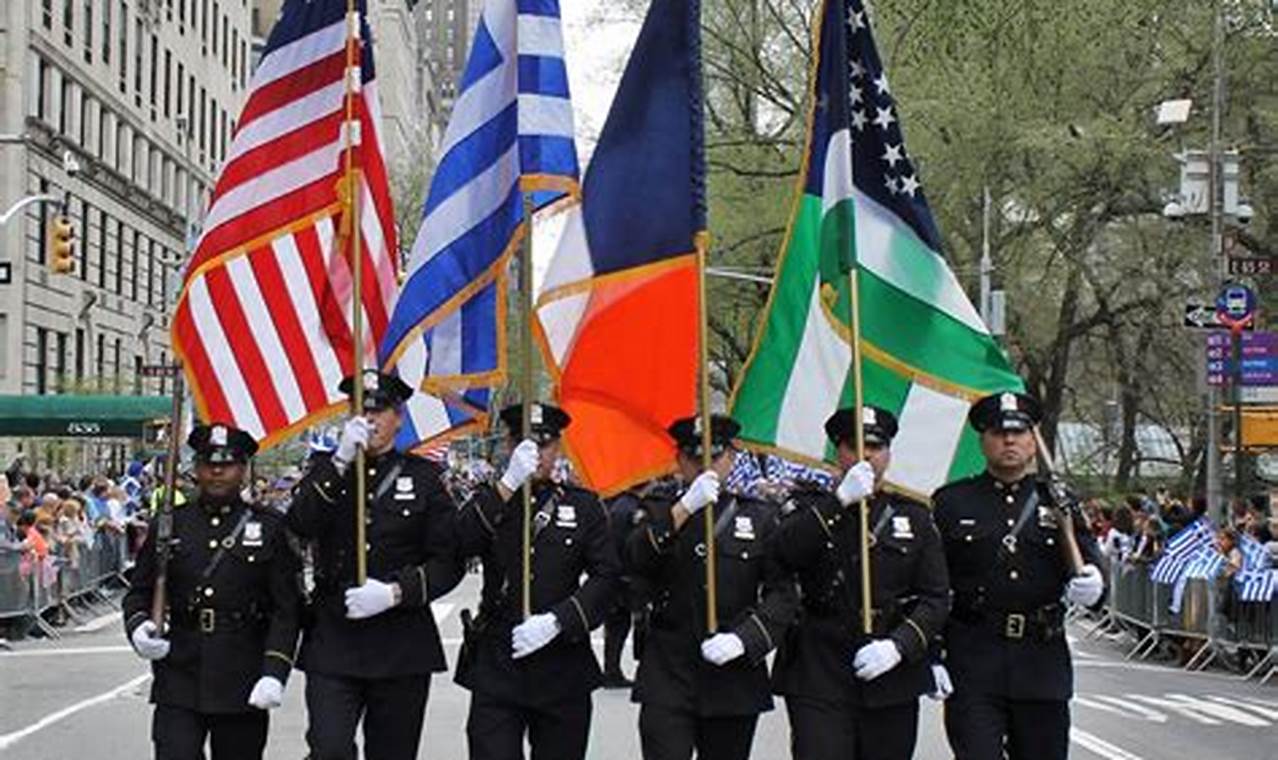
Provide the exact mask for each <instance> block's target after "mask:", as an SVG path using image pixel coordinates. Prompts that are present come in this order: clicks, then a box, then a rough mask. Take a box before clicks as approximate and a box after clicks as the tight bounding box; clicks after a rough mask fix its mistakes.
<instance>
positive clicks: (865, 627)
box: [848, 262, 874, 636]
mask: <svg viewBox="0 0 1278 760" xmlns="http://www.w3.org/2000/svg"><path fill="white" fill-rule="evenodd" d="M858 269H859V267H858V266H857V264H856V262H853V263H852V267H851V269H850V270H849V273H848V287H849V288H850V290H849V292H848V317H849V318H848V322H849V327H851V329H852V380H853V383H854V393H855V404H854V406H853V413H854V417H855V419H854V422H855V428H854V429H855V430H856V459H857V461H858V462H864V461H865V417H864V416H863V413H862V410H863V409H864V408H865V393H864V391H863V390H862V385H863V383H862V382H861V380H862V373H861V303H860V302H861V298H860V293H859V292H858V290H857V284H858V278H857V273H858ZM857 512H858V513H859V514H860V519H861V530H860V534H861V546H860V550H861V632H862V633H864V634H865V635H867V636H868V635H870V634H871V633H872V632H873V628H874V618H873V612H874V588H873V586H872V585H871V583H870V500H869V498H868V497H867V498H862V499H861V504H860V506H859V507H858V508H857Z"/></svg>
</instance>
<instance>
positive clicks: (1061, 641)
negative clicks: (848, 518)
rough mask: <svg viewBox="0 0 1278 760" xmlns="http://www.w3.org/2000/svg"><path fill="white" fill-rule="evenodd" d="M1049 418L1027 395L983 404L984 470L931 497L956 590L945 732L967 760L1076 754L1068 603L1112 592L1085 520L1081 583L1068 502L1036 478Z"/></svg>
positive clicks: (978, 422)
mask: <svg viewBox="0 0 1278 760" xmlns="http://www.w3.org/2000/svg"><path fill="white" fill-rule="evenodd" d="M1041 414H1042V412H1041V408H1040V407H1039V404H1038V402H1037V401H1035V400H1034V399H1033V398H1031V397H1029V396H1027V395H1025V394H1023V393H1012V392H1008V393H998V394H994V395H992V396H987V397H985V398H983V399H981V400H979V401H977V402H976V403H975V404H974V405H973V406H972V409H971V411H970V412H969V414H968V421H969V423H970V424H971V425H972V427H973V428H975V429H976V431H977V432H979V433H980V436H981V451H982V453H983V454H984V455H985V460H986V470H985V472H983V473H981V474H980V475H977V476H975V477H970V478H966V479H964V480H960V481H958V482H956V483H953V484H951V485H948V486H945V487H944V488H941V489H940V490H939V491H937V492H936V494H935V495H934V496H933V497H932V498H933V502H934V504H935V512H934V514H935V517H936V523H937V527H938V528H939V529H940V531H941V536H942V538H943V540H944V542H945V554H946V560H947V562H948V563H949V569H950V582H951V583H952V585H953V587H954V604H953V609H952V610H951V613H950V620H949V624H948V626H947V629H946V632H945V658H946V659H945V666H944V667H945V669H946V670H947V671H948V676H949V677H950V678H951V679H952V681H953V685H954V694H953V696H951V697H950V699H949V701H948V702H947V703H946V709H945V729H946V733H947V734H948V736H949V741H950V747H951V749H953V750H954V754H955V755H956V756H957V757H958V758H959V760H969V759H973V760H985V759H986V758H1002V757H1004V753H1006V757H1008V758H1010V760H1025V759H1027V758H1033V760H1063V758H1065V757H1066V755H1067V752H1068V748H1069V699H1070V697H1071V696H1072V694H1073V668H1072V667H1071V664H1070V655H1069V645H1068V644H1066V642H1065V621H1064V618H1065V608H1064V605H1063V604H1062V601H1061V597H1062V595H1063V596H1064V597H1065V599H1067V600H1068V601H1070V602H1074V603H1076V604H1081V605H1084V606H1088V607H1093V606H1096V605H1098V604H1099V603H1100V602H1101V599H1102V598H1103V596H1104V592H1105V584H1104V579H1103V577H1102V576H1101V573H1100V570H1099V569H1098V568H1097V565H1096V563H1098V562H1099V557H1100V553H1099V550H1098V548H1097V546H1096V542H1095V540H1094V539H1093V538H1092V537H1091V535H1090V534H1089V532H1088V531H1087V530H1086V526H1085V525H1084V524H1083V521H1082V520H1081V518H1076V519H1075V520H1074V521H1073V527H1074V535H1075V537H1076V540H1077V543H1078V546H1079V548H1080V549H1081V552H1082V555H1083V557H1084V558H1085V561H1086V562H1087V563H1088V564H1086V565H1084V566H1083V567H1082V570H1081V573H1079V574H1078V575H1075V574H1074V570H1073V568H1072V567H1071V563H1070V562H1069V561H1068V560H1067V558H1066V556H1065V553H1064V551H1063V546H1064V543H1065V541H1064V536H1063V535H1062V532H1061V520H1062V512H1061V509H1062V508H1067V507H1068V505H1062V504H1060V503H1058V501H1059V500H1058V499H1057V498H1056V497H1054V496H1053V494H1054V493H1056V492H1057V491H1058V489H1055V488H1049V487H1047V484H1045V483H1043V482H1041V481H1040V480H1039V479H1038V478H1037V477H1036V475H1035V473H1034V472H1033V468H1034V465H1035V453H1036V445H1035V443H1036V441H1035V435H1034V426H1035V425H1037V424H1038V422H1039V420H1040V418H1041Z"/></svg>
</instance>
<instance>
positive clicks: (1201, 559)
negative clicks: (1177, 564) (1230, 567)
mask: <svg viewBox="0 0 1278 760" xmlns="http://www.w3.org/2000/svg"><path fill="white" fill-rule="evenodd" d="M1223 569H1225V555H1223V554H1221V553H1220V552H1219V551H1217V550H1216V546H1215V544H1213V543H1208V544H1207V545H1205V546H1202V547H1200V548H1199V549H1198V551H1197V552H1195V553H1194V555H1193V556H1192V557H1190V558H1189V560H1188V561H1187V562H1186V563H1185V564H1184V566H1183V569H1182V571H1181V573H1180V576H1179V577H1177V578H1176V580H1175V582H1174V586H1173V588H1172V599H1171V604H1170V605H1168V609H1170V610H1171V611H1172V612H1173V613H1177V612H1180V608H1181V605H1182V603H1183V602H1184V599H1185V587H1186V586H1187V585H1188V584H1189V581H1190V580H1191V579H1193V578H1202V579H1204V580H1209V581H1210V580H1212V579H1214V578H1215V577H1216V576H1217V575H1219V574H1220V571H1221V570H1223Z"/></svg>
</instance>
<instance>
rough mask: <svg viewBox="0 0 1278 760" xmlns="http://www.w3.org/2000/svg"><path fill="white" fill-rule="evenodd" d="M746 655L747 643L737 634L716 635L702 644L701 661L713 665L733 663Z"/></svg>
mask: <svg viewBox="0 0 1278 760" xmlns="http://www.w3.org/2000/svg"><path fill="white" fill-rule="evenodd" d="M743 654H745V642H743V641H742V640H741V637H740V636H738V635H736V634H735V633H716V634H715V635H713V636H711V637H710V638H708V639H706V640H705V641H703V642H701V659H703V660H705V661H706V662H708V663H710V664H712V665H723V664H724V663H728V662H732V661H733V660H735V659H737V658H738V657H740V656H741V655H743Z"/></svg>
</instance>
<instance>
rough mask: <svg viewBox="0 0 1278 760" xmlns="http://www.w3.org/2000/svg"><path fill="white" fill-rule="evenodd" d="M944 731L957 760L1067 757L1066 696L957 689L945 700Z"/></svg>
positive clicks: (1067, 708) (1061, 758) (1029, 759)
mask: <svg viewBox="0 0 1278 760" xmlns="http://www.w3.org/2000/svg"><path fill="white" fill-rule="evenodd" d="M945 733H946V736H947V737H948V738H949V740H950V749H952V750H953V751H954V756H955V760H1002V759H1003V757H1004V752H1006V757H1007V760H1066V757H1068V755H1069V702H1066V701H1063V700H1017V699H1008V698H1006V697H1000V696H993V695H988V694H973V693H969V692H965V691H964V690H963V689H959V690H957V691H955V692H954V694H953V695H952V696H951V697H950V698H949V699H948V700H946V701H945Z"/></svg>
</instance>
